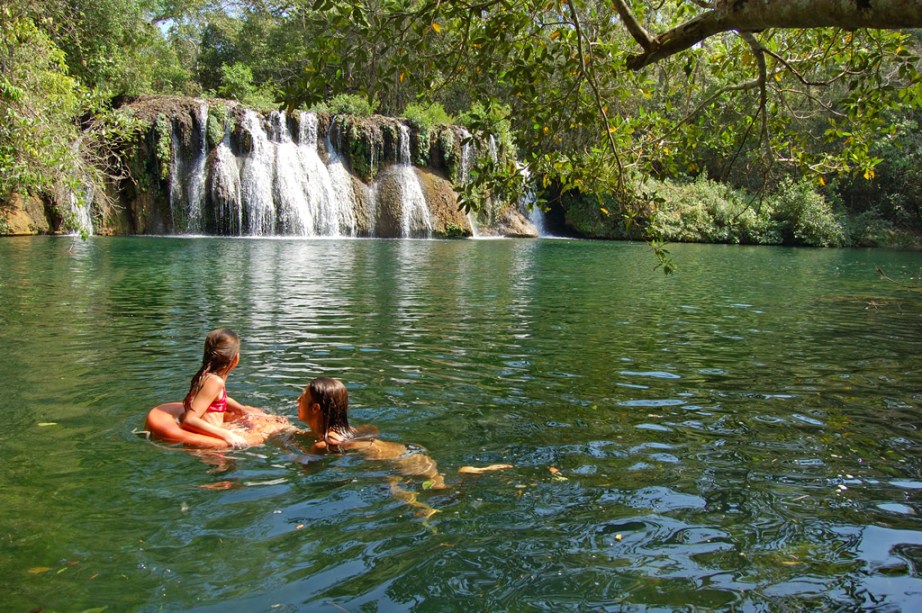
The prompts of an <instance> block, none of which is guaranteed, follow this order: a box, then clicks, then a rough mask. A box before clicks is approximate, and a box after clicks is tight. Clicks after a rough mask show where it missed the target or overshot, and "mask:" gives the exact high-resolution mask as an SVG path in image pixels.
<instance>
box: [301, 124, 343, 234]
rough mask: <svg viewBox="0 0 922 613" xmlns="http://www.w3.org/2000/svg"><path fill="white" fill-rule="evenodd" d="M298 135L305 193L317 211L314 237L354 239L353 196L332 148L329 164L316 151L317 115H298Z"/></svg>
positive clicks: (338, 158)
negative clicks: (346, 237) (345, 237)
mask: <svg viewBox="0 0 922 613" xmlns="http://www.w3.org/2000/svg"><path fill="white" fill-rule="evenodd" d="M300 120H301V121H300V123H301V129H300V132H299V135H298V142H299V152H300V155H301V166H302V167H303V169H304V173H305V176H306V179H307V185H306V187H307V193H308V195H309V197H310V199H311V204H312V206H313V208H314V210H315V211H317V213H318V215H317V220H318V225H317V233H318V234H320V235H322V236H355V226H356V221H355V192H354V190H353V189H352V179H351V176H350V175H349V171H348V170H346V169H345V167H344V166H343V163H342V159H341V158H340V157H339V154H338V153H336V152H335V151H334V150H333V148H332V146H329V136H328V140H327V143H328V148H327V151H328V152H329V158H330V159H329V162H328V163H327V164H324V163H323V160H322V159H320V153H319V152H318V151H317V115H315V114H314V113H308V112H301V114H300Z"/></svg>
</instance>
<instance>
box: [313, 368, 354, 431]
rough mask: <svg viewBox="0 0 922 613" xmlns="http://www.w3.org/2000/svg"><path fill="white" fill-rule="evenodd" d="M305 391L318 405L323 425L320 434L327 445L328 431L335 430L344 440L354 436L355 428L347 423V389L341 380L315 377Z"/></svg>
mask: <svg viewBox="0 0 922 613" xmlns="http://www.w3.org/2000/svg"><path fill="white" fill-rule="evenodd" d="M307 391H308V393H310V395H311V400H312V401H313V402H316V403H317V404H319V405H320V415H321V418H322V422H321V423H322V427H323V432H321V433H320V435H321V437H322V438H323V441H324V442H325V443H326V444H327V445H331V443H330V441H328V440H327V434H329V433H330V432H335V433H336V434H338V435H339V436H340V437H341V438H342V439H344V440H345V439H353V438H355V435H356V431H355V428H353V427H352V426H350V425H349V416H348V412H349V390H347V389H346V386H345V385H343V383H342V381H340V380H339V379H333V378H332V377H317V378H316V379H314V380H313V381H311V382H310V383H308V384H307ZM332 446H334V447H335V445H332Z"/></svg>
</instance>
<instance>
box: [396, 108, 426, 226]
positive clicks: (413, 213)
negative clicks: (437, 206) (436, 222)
mask: <svg viewBox="0 0 922 613" xmlns="http://www.w3.org/2000/svg"><path fill="white" fill-rule="evenodd" d="M399 146H400V152H399V157H398V158H397V161H398V164H397V180H398V181H399V183H400V190H401V193H402V196H403V206H402V215H401V226H400V227H401V235H402V236H403V237H404V238H409V237H414V236H416V237H418V236H420V235H422V236H425V237H426V238H428V237H430V236H432V218H431V217H430V215H429V205H428V204H427V203H426V197H425V195H424V194H423V188H422V186H420V184H419V177H417V176H416V170H415V169H414V168H413V163H412V160H411V158H410V129H409V128H408V127H406V126H405V125H403V124H401V126H400V140H399Z"/></svg>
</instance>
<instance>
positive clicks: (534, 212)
mask: <svg viewBox="0 0 922 613" xmlns="http://www.w3.org/2000/svg"><path fill="white" fill-rule="evenodd" d="M519 174H521V175H522V177H523V178H524V179H525V183H527V184H528V188H527V189H526V191H525V193H524V194H522V197H521V198H520V199H519V210H520V211H522V213H524V214H525V216H526V217H528V221H530V222H531V223H532V224H534V226H535V229H536V230H537V231H538V236H547V230H545V228H544V211H542V210H541V208H540V207H539V206H538V204H537V196H535V186H534V184H533V183H532V182H531V172H530V171H529V170H528V167H527V166H525V165H519Z"/></svg>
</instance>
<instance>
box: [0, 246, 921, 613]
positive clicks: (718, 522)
mask: <svg viewBox="0 0 922 613" xmlns="http://www.w3.org/2000/svg"><path fill="white" fill-rule="evenodd" d="M673 253H674V255H675V257H676V259H677V261H678V263H679V264H680V270H679V272H678V273H677V274H675V275H673V276H670V277H664V276H662V275H661V273H660V272H658V271H655V270H654V269H653V267H654V265H655V262H654V260H653V257H652V256H651V255H650V253H649V251H648V249H647V248H646V247H645V246H643V245H634V244H611V243H586V242H577V241H569V240H553V241H543V240H538V241H514V240H506V241H421V240H407V241H370V240H367V241H363V240H246V239H238V240H219V239H206V238H199V239H176V238H148V239H140V238H138V239H95V238H94V239H90V240H87V241H82V242H81V241H76V240H71V239H46V238H32V239H9V240H5V241H0V260H2V261H3V262H4V266H3V267H2V268H0V324H2V325H0V342H2V346H3V347H4V352H3V353H2V356H0V381H3V382H4V386H5V390H6V392H7V403H6V409H4V417H5V419H4V428H3V429H2V430H0V467H2V468H0V475H2V477H0V497H2V501H3V507H4V513H3V515H2V519H0V539H2V543H3V551H4V553H5V555H4V556H3V557H2V558H0V589H2V590H3V592H4V594H6V596H5V598H4V599H5V602H6V603H7V606H9V607H10V608H11V610H31V609H34V608H43V609H45V610H85V609H90V608H94V607H103V606H105V607H108V608H109V610H136V611H159V610H171V611H180V610H182V611H222V612H224V611H254V610H265V611H269V610H272V611H302V610H311V611H313V610H317V611H324V610H327V611H342V610H348V611H358V610H381V611H391V610H419V611H428V610H438V611H466V610H469V609H470V608H471V603H472V602H475V603H477V605H475V606H474V608H475V609H479V610H508V611H531V610H547V611H560V610H587V611H589V610H593V611H595V610H611V611H616V610H674V609H677V608H681V609H701V610H728V609H741V610H779V609H781V610H784V609H791V610H803V609H820V610H831V609H835V610H838V609H853V608H875V607H876V608H883V609H886V610H890V609H893V610H896V609H907V610H908V609H910V608H911V607H912V604H913V603H915V602H918V601H919V598H920V596H922V581H920V570H919V563H920V562H922V553H920V552H922V530H920V521H919V515H918V514H919V512H920V510H922V503H920V500H922V498H920V496H922V475H920V467H922V463H920V454H919V451H918V449H919V443H920V435H919V433H918V432H919V430H918V429H919V425H920V417H919V402H920V394H922V392H920V379H919V376H918V373H919V372H920V370H922V369H920V359H922V358H920V356H922V346H920V344H922V340H920V339H922V334H920V332H922V330H920V327H922V292H920V291H919V289H918V278H917V277H918V274H919V268H920V266H919V260H918V256H917V255H916V254H907V253H899V252H884V251H845V250H840V251H831V250H830V251H813V250H790V249H769V248H758V249H756V248H751V249H750V248H738V247H737V248H731V247H708V246H690V245H689V246H681V245H680V246H675V247H674V248H673ZM877 267H882V268H883V269H884V270H886V271H887V274H888V275H889V277H891V279H900V280H905V281H906V283H895V282H892V281H891V280H888V279H886V278H883V277H881V276H880V275H879V274H877V273H876V272H875V268H877ZM219 325H227V326H230V327H233V328H235V329H237V330H238V331H239V332H240V333H241V336H242V339H243V349H242V361H241V365H240V367H239V368H238V369H237V370H236V371H234V373H233V374H232V376H231V378H230V380H229V389H230V392H231V394H232V396H234V397H236V398H238V399H241V400H244V401H246V402H248V403H250V404H256V405H261V406H265V407H267V408H269V409H271V410H273V411H276V412H279V413H281V414H283V415H287V416H288V417H291V418H294V416H295V412H296V410H295V398H296V397H297V395H298V394H299V393H300V390H301V388H302V387H303V385H304V384H305V383H306V382H307V381H308V380H309V379H310V378H312V377H314V376H318V375H321V374H327V375H332V376H337V377H340V378H342V379H343V380H344V382H346V383H347V385H348V387H349V390H350V395H351V397H352V411H351V412H352V419H353V421H354V422H356V423H371V424H374V425H375V426H377V427H378V428H379V429H380V430H381V432H382V433H383V437H384V438H386V439H390V440H399V441H403V442H414V443H417V444H420V445H423V446H424V447H426V448H427V449H428V450H429V453H430V454H431V455H432V456H433V457H434V458H436V460H437V461H438V463H439V466H440V467H441V469H442V470H443V471H444V472H445V473H446V474H447V475H448V476H449V482H450V484H451V485H452V487H451V488H450V489H449V490H446V491H430V490H426V489H425V487H424V484H423V483H421V482H419V481H418V480H413V479H409V478H408V479H405V480H404V483H403V487H404V488H405V489H406V490H407V491H409V492H411V493H414V494H415V495H416V496H417V497H418V498H419V500H421V501H423V502H425V503H426V504H428V505H431V506H432V507H435V508H437V509H439V511H440V512H439V513H437V514H436V515H434V516H433V517H431V518H430V519H429V520H423V519H421V518H420V517H417V516H416V514H415V512H414V511H415V509H414V508H413V507H411V506H409V505H407V504H405V502H404V501H402V500H401V499H399V498H396V497H394V496H393V495H392V494H391V491H390V488H389V484H388V481H389V478H391V477H393V476H394V474H395V473H394V471H393V470H392V469H391V468H390V467H389V466H388V465H387V464H386V463H383V462H370V461H363V460H362V459H361V458H359V457H356V456H351V455H345V456H330V457H316V456H309V455H306V454H305V453H304V451H303V449H301V448H299V447H298V445H296V444H291V445H289V444H276V445H267V446H264V447H260V448H255V449H249V450H245V451H238V452H229V453H225V454H221V455H219V456H218V455H213V454H212V455H206V456H201V455H195V454H190V453H187V452H184V451H181V450H176V449H170V448H165V447H163V446H158V445H155V444H152V443H148V442H145V441H143V440H142V439H140V438H138V437H136V436H134V435H132V430H133V429H135V428H137V427H139V426H140V425H141V421H142V419H143V414H144V413H145V412H146V410H147V409H148V408H149V407H151V406H153V405H155V404H158V403H160V402H164V401H168V400H175V399H179V398H180V397H181V396H182V394H183V393H184V392H185V390H186V388H187V387H188V383H189V379H190V378H191V376H192V374H193V373H194V371H195V370H196V368H197V366H198V361H199V360H200V357H201V356H200V351H201V342H202V338H203V336H204V334H205V332H206V331H207V330H208V329H210V328H213V327H216V326H219ZM305 446H306V443H303V444H302V447H305ZM492 462H509V463H512V464H514V465H515V468H514V469H512V470H509V471H503V472H500V473H491V474H488V475H482V476H477V477H465V478H463V479H462V478H460V477H458V476H456V475H455V472H456V470H457V468H458V467H460V466H462V465H467V464H487V463H492ZM472 599H475V600H472Z"/></svg>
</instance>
